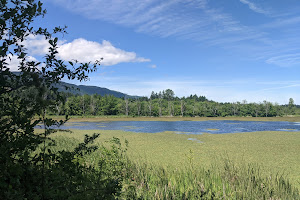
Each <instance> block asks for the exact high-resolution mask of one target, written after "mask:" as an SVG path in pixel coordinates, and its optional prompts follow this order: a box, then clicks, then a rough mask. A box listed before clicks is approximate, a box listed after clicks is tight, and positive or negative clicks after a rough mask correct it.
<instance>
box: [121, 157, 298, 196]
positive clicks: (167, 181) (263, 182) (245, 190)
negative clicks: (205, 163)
mask: <svg viewBox="0 0 300 200" xmlns="http://www.w3.org/2000/svg"><path fill="white" fill-rule="evenodd" d="M127 173H128V174H127V175H128V177H127V179H125V180H124V182H123V191H122V198H124V199H299V198H300V195H299V191H298V190H297V188H294V187H293V186H292V185H291V184H290V183H289V181H288V180H287V179H286V178H285V177H284V176H282V175H279V174H275V175H273V176H270V177H264V176H262V175H261V173H260V171H259V166H256V165H252V164H248V165H247V164H244V165H242V166H239V167H238V166H237V165H235V164H234V163H232V162H231V161H230V160H224V164H223V166H222V167H221V168H220V166H211V167H210V168H209V169H205V168H202V167H199V166H191V165H189V166H187V167H186V168H185V169H165V168H162V167H157V166H152V165H147V164H134V165H131V168H129V169H128V171H127Z"/></svg>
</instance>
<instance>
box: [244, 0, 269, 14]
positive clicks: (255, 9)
mask: <svg viewBox="0 0 300 200" xmlns="http://www.w3.org/2000/svg"><path fill="white" fill-rule="evenodd" d="M240 2H241V3H243V4H246V5H248V6H249V8H250V10H252V11H254V12H257V13H260V14H265V15H266V14H269V12H267V11H266V10H264V9H262V8H260V7H258V6H257V5H255V4H254V3H253V2H251V1H249V0H240Z"/></svg>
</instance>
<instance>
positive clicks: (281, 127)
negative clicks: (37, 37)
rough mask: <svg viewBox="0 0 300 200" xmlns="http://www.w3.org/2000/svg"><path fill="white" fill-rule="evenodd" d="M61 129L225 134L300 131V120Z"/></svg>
mask: <svg viewBox="0 0 300 200" xmlns="http://www.w3.org/2000/svg"><path fill="white" fill-rule="evenodd" d="M60 128H61V129H79V130H122V131H131V132H142V133H158V132H164V131H172V132H175V133H178V134H202V133H212V134H223V133H241V132H256V131H300V122H283V121H275V122H274V121H272V122H268V121H228V120H211V121H110V122H107V121H105V122H101V121H100V122H67V123H66V124H65V125H63V126H61V127H60Z"/></svg>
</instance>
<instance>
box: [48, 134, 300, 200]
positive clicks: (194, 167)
mask: <svg viewBox="0 0 300 200" xmlns="http://www.w3.org/2000/svg"><path fill="white" fill-rule="evenodd" d="M112 133H113V132H112ZM112 133H109V134H103V135H102V136H100V139H101V137H102V139H103V138H104V140H101V142H100V141H98V142H97V145H99V149H98V150H96V151H95V152H93V153H92V154H89V155H86V156H85V157H84V161H83V162H84V163H85V166H89V167H93V169H94V170H95V172H96V173H95V176H98V175H99V174H102V175H101V176H102V177H107V178H109V177H110V176H112V177H117V180H118V181H119V184H120V186H119V187H120V191H119V192H117V193H115V196H114V198H116V199H269V200H275V199H300V194H299V190H298V188H296V187H295V185H293V184H291V183H290V181H289V179H288V178H287V177H286V176H285V175H283V174H281V173H274V172H273V171H272V172H270V173H269V174H268V173H265V171H263V170H261V165H260V164H251V162H252V161H248V162H249V163H248V162H246V161H237V160H236V159H234V161H233V160H231V159H228V158H226V159H220V158H218V159H217V160H216V162H212V163H214V164H211V165H209V166H208V165H207V164H205V165H204V163H203V164H201V162H199V161H198V157H197V156H198V154H199V153H198V152H197V151H195V155H194V153H193V151H192V150H190V153H189V154H187V155H185V158H178V159H180V160H182V161H183V162H182V165H183V166H177V165H175V166H169V167H167V166H165V165H164V166H163V165H160V164H158V163H155V164H153V162H152V161H153V160H148V162H147V161H145V160H143V159H133V157H131V156H127V153H126V152H125V151H126V148H127V147H124V145H123V144H124V143H122V144H121V142H120V140H118V139H116V138H113V140H115V143H117V144H118V145H116V146H115V147H114V148H113V149H111V148H107V146H110V145H109V144H110V143H107V145H106V144H105V142H104V141H105V140H107V141H108V140H109V139H108V138H112V137H113V136H114V135H116V136H121V135H124V133H123V132H122V133H120V134H119V135H118V134H112ZM82 136H83V134H79V131H78V133H77V132H74V134H73V135H72V134H71V135H69V134H57V135H55V137H54V139H55V140H56V144H57V146H53V147H51V150H52V151H61V150H64V149H65V150H69V149H73V148H74V147H75V146H76V145H77V144H78V143H79V141H81V140H82V138H81V137H82ZM126 136H128V137H129V142H130V141H134V140H132V138H131V137H130V134H128V135H126ZM138 136H139V137H143V138H144V139H145V136H140V134H134V135H132V137H134V138H136V141H135V142H137V141H139V140H138V138H137V137H138ZM154 136H155V135H153V137H154ZM158 136H159V135H156V137H158ZM179 136H180V137H183V136H182V135H177V134H175V135H174V137H179ZM166 137H167V138H168V140H169V139H170V135H168V134H167V135H166ZM187 137H188V136H187ZM261 137H262V135H260V138H261ZM125 138H126V137H125ZM148 139H149V140H151V137H149V138H148ZM162 139H163V137H162V136H160V137H159V140H162ZM152 140H153V138H152ZM239 140H240V141H241V139H239ZM154 141H156V140H154ZM179 141H180V142H181V143H182V142H183V141H182V140H179ZM184 141H186V140H184ZM222 141H223V142H224V140H222ZM171 144H173V143H171ZM174 144H177V143H174ZM192 144H193V143H192ZM122 145H123V147H122ZM132 145H133V144H132ZM139 145H142V143H141V144H139ZM177 145H179V143H178V144H177ZM130 146H131V145H130V144H129V147H130ZM153 147H154V146H153ZM177 147H178V146H177ZM190 147H191V146H190ZM149 150H150V149H149ZM193 150H195V149H193ZM131 151H132V149H131ZM169 151H173V150H172V149H169ZM204 152H205V151H203V152H202V156H204V155H203V153H204ZM174 153H176V152H174ZM162 159H165V158H164V157H162ZM211 160H213V159H211ZM220 160H221V161H220ZM274 171H276V170H274ZM97 174H98V175H97ZM95 176H94V178H95V179H97V178H96V177H95Z"/></svg>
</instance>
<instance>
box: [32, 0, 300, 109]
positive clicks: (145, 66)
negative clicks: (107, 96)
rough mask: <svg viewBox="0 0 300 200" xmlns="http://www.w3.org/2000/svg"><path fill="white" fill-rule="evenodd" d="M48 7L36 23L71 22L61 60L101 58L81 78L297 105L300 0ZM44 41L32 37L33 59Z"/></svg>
mask: <svg viewBox="0 0 300 200" xmlns="http://www.w3.org/2000/svg"><path fill="white" fill-rule="evenodd" d="M44 7H45V8H46V9H47V11H48V13H47V15H46V16H45V18H44V19H39V20H37V21H36V23H37V25H42V26H46V27H49V28H50V27H54V26H58V25H62V26H63V25H67V26H68V29H67V31H68V33H69V34H66V35H64V36H63V37H61V38H60V39H61V40H62V42H61V47H60V48H61V50H60V57H61V58H63V59H66V60H68V59H72V58H76V59H78V60H79V61H85V62H86V61H89V60H91V61H93V60H95V59H99V58H100V57H103V58H104V60H103V63H102V65H101V66H100V68H99V69H98V71H97V72H95V73H93V74H90V81H88V82H84V83H81V84H84V85H95V86H100V87H107V88H109V89H113V90H117V91H121V92H125V93H127V94H130V95H142V96H149V95H150V93H151V91H157V92H158V91H160V90H164V89H167V88H170V89H172V90H174V92H175V94H176V95H177V96H187V95H190V94H197V95H205V96H206V97H207V98H208V99H212V100H215V101H219V102H234V101H242V100H244V99H246V100H247V101H248V102H261V101H263V100H268V101H271V102H277V103H279V104H285V103H288V99H289V98H290V97H292V98H294V100H295V103H297V104H300V79H299V74H300V1H299V0H284V1H283V0H264V1H262V0H226V1H221V0H143V1H141V0H45V1H44ZM40 40H41V38H32V40H31V41H30V42H28V44H29V45H31V46H32V49H31V53H32V56H33V57H34V58H36V57H38V56H39V55H38V54H39V52H43V51H41V49H43V48H45V46H47V45H46V44H44V43H43V42H41V41H40ZM73 83H76V84H79V83H78V82H73Z"/></svg>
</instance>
